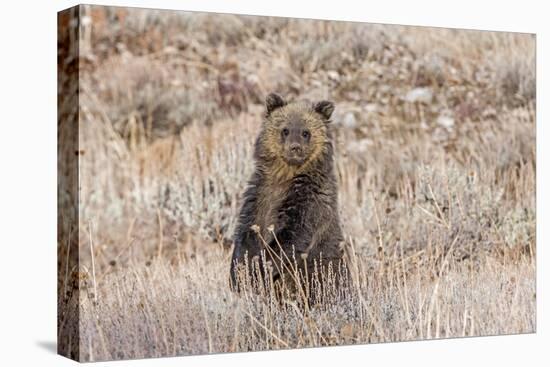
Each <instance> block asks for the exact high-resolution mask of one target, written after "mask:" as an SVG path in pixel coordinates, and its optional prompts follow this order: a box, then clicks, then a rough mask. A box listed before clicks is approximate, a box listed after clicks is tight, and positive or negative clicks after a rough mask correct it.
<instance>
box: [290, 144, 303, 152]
mask: <svg viewBox="0 0 550 367" xmlns="http://www.w3.org/2000/svg"><path fill="white" fill-rule="evenodd" d="M290 151H291V152H292V153H297V154H300V153H302V147H301V146H300V144H298V143H293V144H291V145H290Z"/></svg>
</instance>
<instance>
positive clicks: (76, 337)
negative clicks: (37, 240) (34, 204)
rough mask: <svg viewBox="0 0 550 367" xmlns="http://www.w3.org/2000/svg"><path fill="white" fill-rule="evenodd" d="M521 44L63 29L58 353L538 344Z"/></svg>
mask: <svg viewBox="0 0 550 367" xmlns="http://www.w3.org/2000/svg"><path fill="white" fill-rule="evenodd" d="M535 40H536V38H535V35H534V34H522V33H509V32H493V31H485V30H460V29H447V28H430V27H412V26H405V25H384V24H370V23H356V22H342V21H330V20H314V19H292V18H282V17H266V16H245V15H231V14H216V13H201V12H186V11H169V10H154V9H137V8H125V7H109V6H90V5H80V6H77V7H74V8H71V9H67V10H65V11H62V12H60V13H59V14H58V70H57V75H58V193H57V195H58V244H57V250H58V351H59V353H60V354H62V355H64V356H67V357H69V358H72V359H75V360H78V361H103V360H119V359H132V358H147V357H166V356H185V355H194V354H207V353H228V352H246V351H271V350H278V349H288V348H305V347H322V346H333V345H350V344H370V343H382V342H398V341H413V340H429V339H440V338H455V337H472V336H487V335H502V334H517V333H533V332H535V331H536V330H535V326H536V287H535V285H536V276H535V275H536V269H535V263H536V262H535V259H536V253H537V248H536V238H535V228H536V212H535V193H536V191H535V181H536V174H535V172H536V152H535V139H536V129H535V120H536V113H535V112H536V108H535V107H536V106H535V97H536V92H535V91H536V75H535V69H536V68H535V51H536V41H535ZM479 342H480V343H482V342H483V339H480V341H479Z"/></svg>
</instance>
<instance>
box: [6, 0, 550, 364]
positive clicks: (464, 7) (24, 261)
mask: <svg viewBox="0 0 550 367" xmlns="http://www.w3.org/2000/svg"><path fill="white" fill-rule="evenodd" d="M89 3H99V4H101V2H96V1H90V2H89ZM544 3H545V2H544V1H527V0H522V1H519V0H516V1H513V2H504V1H481V0H474V1H469V0H454V1H445V2H444V1H420V0H416V1H406V0H403V1H393V0H382V1H376V2H371V3H367V2H360V1H357V0H356V1H348V0H336V1H326V2H325V3H324V4H320V3H319V1H302V2H298V1H297V0H294V1H287V0H276V1H263V2H260V1H242V0H241V1H227V0H226V1H223V0H217V1H214V0H206V1H205V0H203V1H200V0H196V1H191V0H186V1H183V0H180V1H167V0H163V1H159V0H157V1H153V0H149V1H146V0H143V1H138V0H127V1H114V0H109V1H107V3H103V4H108V5H126V6H140V7H155V8H166V9H183V10H197V11H200V10H204V11H218V12H228V13H241V14H262V15H280V16H293V17H306V18H321V19H339V20H355V21H366V22H379V23H394V24H409V25H431V26H445V27H458V28H473V29H488V30H504V31H521V32H532V33H537V76H538V77H537V145H538V146H537V148H538V149H537V152H538V156H537V160H538V172H537V187H538V190H537V191H538V192H537V219H538V225H537V239H538V241H537V256H538V259H537V260H538V267H537V268H538V272H537V273H538V274H537V287H538V291H537V299H538V315H537V333H536V334H533V335H516V336H504V337H502V336H501V337H485V338H467V339H454V340H445V341H430V342H407V343H390V344H378V345H364V346H352V347H331V348H320V349H306V350H293V351H280V352H259V353H240V354H232V355H213V356H198V357H180V358H162V359H154V360H139V361H124V362H111V363H97V364H96V365H97V366H103V365H116V366H159V365H163V366H176V365H178V366H181V365H186V366H199V365H200V366H205V365H206V366H215V365H224V366H237V365H238V366H248V365H254V366H258V365H262V366H264V365H277V366H281V365H283V366H284V365H289V366H290V365H302V366H308V365H310V364H315V365H332V366H334V365H336V366H341V365H344V364H353V365H358V364H360V365H369V364H372V365H384V366H386V365H389V366H391V365H397V364H400V365H406V366H410V365H422V366H438V367H441V366H455V365H456V366H470V365H481V364H484V365H493V366H494V365H498V366H512V365H516V366H517V365H529V366H533V365H546V366H548V365H550V364H548V363H549V362H550V353H549V348H550V347H549V345H550V343H549V341H550V339H549V335H550V332H549V321H548V320H549V318H548V316H547V315H548V312H549V307H548V296H547V295H548V284H549V282H548V281H547V279H545V277H548V275H549V274H548V273H549V272H548V270H546V269H545V268H546V267H547V266H549V265H548V264H549V262H548V260H549V259H548V255H547V251H546V243H547V242H548V235H549V231H548V227H549V226H548V222H547V221H548V219H549V218H550V216H549V214H548V210H549V209H548V208H549V207H550V206H549V204H550V203H549V201H548V194H547V193H548V191H547V190H545V188H547V187H549V185H550V182H549V180H548V178H549V174H548V171H547V170H546V169H545V168H547V167H548V158H549V146H550V144H549V142H550V140H549V138H550V136H549V134H548V131H549V128H548V126H547V125H546V124H544V123H543V121H546V120H547V119H548V116H549V111H548V105H547V104H545V102H548V101H549V88H550V87H549V86H550V80H549V71H548V70H549V68H550V57H549V52H550V51H549V50H550V44H549V40H550V33H549V28H550V26H549V25H548V23H547V24H545V22H549V21H550V19H549V17H548V14H549V12H548V10H546V9H544V7H545V6H544ZM75 4H77V3H76V2H74V1H58V0H56V1H51V0H49V1H34V2H31V1H18V2H16V1H12V2H4V3H3V6H2V10H1V12H0V14H1V15H0V17H1V19H0V37H1V43H0V91H1V95H0V175H1V176H0V284H1V288H0V337H1V340H0V364H1V365H2V366H13V365H31V366H34V365H40V366H66V365H70V364H74V362H71V361H69V360H67V359H65V358H62V357H60V356H57V355H56V354H55V352H54V350H55V345H56V344H55V339H56V185H57V182H56V163H57V162H56V144H57V143H56V137H57V135H56V63H57V59H56V47H57V45H56V38H57V33H56V25H57V22H56V12H57V11H59V10H62V9H64V8H67V7H69V6H72V5H75Z"/></svg>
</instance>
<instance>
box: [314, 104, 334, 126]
mask: <svg viewBox="0 0 550 367" xmlns="http://www.w3.org/2000/svg"><path fill="white" fill-rule="evenodd" d="M313 109H314V110H315V112H317V113H318V114H320V115H321V116H323V117H324V118H325V120H326V121H327V122H329V121H330V116H331V115H332V112H334V103H332V102H329V101H321V102H317V103H315V104H314V105H313Z"/></svg>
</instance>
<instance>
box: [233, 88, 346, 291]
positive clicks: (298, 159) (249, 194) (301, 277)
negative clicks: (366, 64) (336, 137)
mask: <svg viewBox="0 0 550 367" xmlns="http://www.w3.org/2000/svg"><path fill="white" fill-rule="evenodd" d="M333 111H334V104H333V103H332V102H328V101H321V102H317V103H313V104H312V103H308V102H304V101H299V102H292V103H287V102H286V101H285V100H284V99H283V98H282V97H281V96H279V95H277V94H275V93H272V94H270V95H268V96H267V98H266V114H265V118H264V121H263V125H262V128H261V131H260V134H259V136H258V138H257V140H256V145H255V151H254V159H255V162H256V167H255V171H254V173H253V175H252V177H251V178H250V180H249V182H248V188H247V189H246V191H245V192H244V197H243V204H242V207H241V211H240V215H239V219H238V224H237V227H236V230H235V234H234V238H233V239H234V250H233V256H232V261H231V269H230V275H231V285H232V288H233V289H236V290H239V289H240V288H241V284H242V282H243V281H244V279H249V280H250V279H256V280H258V279H259V282H256V283H257V284H258V283H260V284H266V283H265V279H266V278H269V279H272V280H274V281H275V282H286V283H287V286H288V287H289V288H291V289H294V290H296V289H298V288H297V287H296V285H297V284H301V287H302V289H304V288H307V289H306V291H307V293H308V294H309V293H316V294H319V291H322V287H323V284H324V283H326V280H325V279H329V278H330V279H333V283H334V282H335V281H338V282H339V280H337V279H338V278H339V277H338V274H341V273H342V268H343V267H344V265H343V262H342V259H343V253H344V251H343V243H344V242H343V241H344V238H343V235H342V230H341V228H340V220H339V217H338V202H337V194H338V192H337V184H336V176H335V173H334V162H333V145H332V138H331V133H330V129H329V124H330V117H331V114H332V112H333ZM329 273H330V274H332V276H330V274H329ZM243 274H247V275H243ZM268 275H269V276H268ZM262 282H264V283H262ZM306 284H307V285H308V286H306V287H304V285H306ZM313 288H315V290H314V289H313ZM308 298H311V295H310V297H308Z"/></svg>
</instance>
